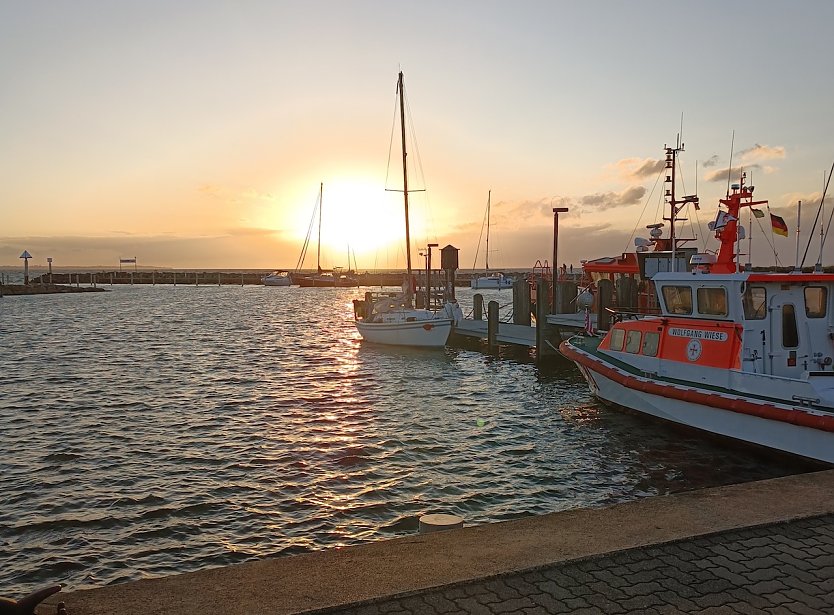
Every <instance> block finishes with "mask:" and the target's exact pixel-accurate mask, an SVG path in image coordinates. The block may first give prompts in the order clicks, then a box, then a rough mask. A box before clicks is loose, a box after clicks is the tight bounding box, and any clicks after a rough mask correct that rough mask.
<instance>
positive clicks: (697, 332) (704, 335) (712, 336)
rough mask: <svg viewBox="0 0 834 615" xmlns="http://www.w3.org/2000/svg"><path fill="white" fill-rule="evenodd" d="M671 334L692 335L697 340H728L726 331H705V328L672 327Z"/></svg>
mask: <svg viewBox="0 0 834 615" xmlns="http://www.w3.org/2000/svg"><path fill="white" fill-rule="evenodd" d="M669 335H671V336H673V337H691V338H693V339H696V340H713V341H715V342H726V341H727V334H726V333H725V332H724V331H705V330H704V329H681V328H679V327H672V328H670V329H669Z"/></svg>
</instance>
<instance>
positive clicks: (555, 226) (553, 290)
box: [550, 207, 568, 314]
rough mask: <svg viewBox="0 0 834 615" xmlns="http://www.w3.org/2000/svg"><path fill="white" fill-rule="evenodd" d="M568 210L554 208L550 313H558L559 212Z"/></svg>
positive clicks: (565, 208)
mask: <svg viewBox="0 0 834 615" xmlns="http://www.w3.org/2000/svg"><path fill="white" fill-rule="evenodd" d="M567 211H568V208H567V207H554V208H553V268H552V271H553V284H552V286H551V288H550V313H551V314H555V313H556V279H557V277H558V276H557V275H556V272H557V271H558V270H559V261H558V256H559V214H563V213H565V212H567Z"/></svg>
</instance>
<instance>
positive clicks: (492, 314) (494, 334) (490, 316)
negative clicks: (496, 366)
mask: <svg viewBox="0 0 834 615" xmlns="http://www.w3.org/2000/svg"><path fill="white" fill-rule="evenodd" d="M487 345H488V346H489V349H490V350H495V348H496V347H497V346H498V302H497V301H490V302H489V303H488V304H487Z"/></svg>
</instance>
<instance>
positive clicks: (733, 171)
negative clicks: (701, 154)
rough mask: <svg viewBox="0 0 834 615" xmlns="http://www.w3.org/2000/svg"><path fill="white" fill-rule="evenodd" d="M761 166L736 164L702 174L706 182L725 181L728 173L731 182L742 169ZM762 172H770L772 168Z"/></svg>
mask: <svg viewBox="0 0 834 615" xmlns="http://www.w3.org/2000/svg"><path fill="white" fill-rule="evenodd" d="M761 168H762V167H761V165H758V164H748V165H745V166H737V167H732V168H726V169H717V170H715V171H712V172H710V173H707V174H706V175H705V176H704V179H705V180H706V181H708V182H716V183H717V182H726V181H727V177H728V175H729V177H730V180H731V181H732V182H737V181H738V178H739V177H741V174H742V173H743V172H744V171H752V170H754V169H761ZM764 172H765V173H768V172H772V169H764Z"/></svg>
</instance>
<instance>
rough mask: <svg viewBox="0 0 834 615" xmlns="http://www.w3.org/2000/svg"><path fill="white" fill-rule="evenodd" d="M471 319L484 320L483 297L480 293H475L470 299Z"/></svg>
mask: <svg viewBox="0 0 834 615" xmlns="http://www.w3.org/2000/svg"><path fill="white" fill-rule="evenodd" d="M472 318H474V319H475V320H483V319H484V296H483V295H482V294H481V293H475V296H474V297H472Z"/></svg>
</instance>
